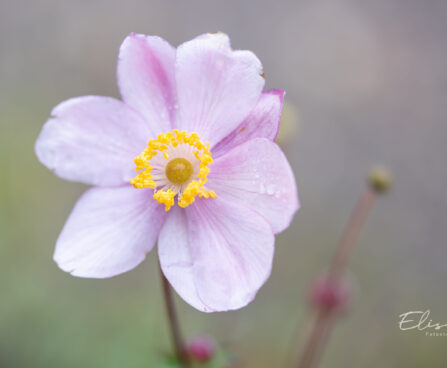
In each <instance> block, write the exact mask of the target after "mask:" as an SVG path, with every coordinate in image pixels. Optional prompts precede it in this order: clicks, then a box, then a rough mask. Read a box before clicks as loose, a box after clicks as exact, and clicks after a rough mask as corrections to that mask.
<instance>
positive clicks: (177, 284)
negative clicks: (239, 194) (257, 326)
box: [158, 198, 274, 312]
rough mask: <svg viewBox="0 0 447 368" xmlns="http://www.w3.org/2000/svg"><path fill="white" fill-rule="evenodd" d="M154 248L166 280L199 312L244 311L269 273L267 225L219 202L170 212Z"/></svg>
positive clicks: (243, 209)
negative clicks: (242, 309)
mask: <svg viewBox="0 0 447 368" xmlns="http://www.w3.org/2000/svg"><path fill="white" fill-rule="evenodd" d="M158 244H159V245H158V247H159V249H158V252H159V257H160V264H161V267H162V270H163V273H164V274H165V276H166V278H167V279H168V280H169V282H170V283H171V285H172V286H173V287H174V288H175V290H176V291H177V293H178V294H179V295H180V296H181V297H182V298H183V299H184V300H185V301H186V302H188V303H189V304H191V305H192V306H193V307H195V308H197V309H199V310H201V311H204V312H220V311H227V310H233V309H239V308H242V307H244V306H245V305H247V304H248V303H250V302H251V301H252V300H253V299H254V297H255V295H256V293H257V291H258V290H259V288H260V287H261V286H262V285H263V284H264V282H265V281H266V280H267V278H268V277H269V275H270V272H271V267H272V260H273V253H274V236H273V233H272V230H271V227H270V225H269V224H268V223H267V221H265V219H264V218H262V217H261V216H260V215H258V214H257V213H256V212H253V211H251V210H249V209H248V208H246V207H244V206H239V205H237V204H236V203H230V202H226V201H224V200H223V199H220V198H216V199H198V200H196V202H195V203H194V205H192V206H189V207H188V208H186V209H180V208H175V209H173V211H172V213H170V214H169V216H168V218H167V219H166V223H165V225H164V226H163V229H162V231H161V233H160V237H159V241H158Z"/></svg>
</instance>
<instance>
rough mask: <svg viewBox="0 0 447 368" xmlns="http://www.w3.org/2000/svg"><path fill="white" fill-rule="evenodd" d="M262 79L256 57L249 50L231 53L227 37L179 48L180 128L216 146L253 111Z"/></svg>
mask: <svg viewBox="0 0 447 368" xmlns="http://www.w3.org/2000/svg"><path fill="white" fill-rule="evenodd" d="M261 74H262V65H261V62H260V61H259V60H258V58H257V57H256V56H255V55H254V54H253V53H252V52H250V51H233V50H232V49H231V48H230V42H229V39H228V36H226V35H225V34H223V33H217V34H207V35H203V36H200V37H197V38H195V39H193V40H192V41H189V42H186V43H184V44H182V45H180V46H179V47H178V49H177V58H176V80H177V94H178V106H179V110H178V113H179V116H178V119H177V123H176V127H177V128H179V129H180V130H186V131H189V132H197V133H198V134H199V136H200V138H201V139H202V140H204V141H209V142H210V143H211V146H213V145H214V144H215V143H217V142H219V141H220V140H221V139H223V138H224V137H225V136H227V135H228V134H229V133H230V132H232V131H233V130H234V129H235V128H236V127H237V126H238V125H239V124H240V123H241V122H242V121H243V120H244V119H245V118H246V117H247V116H248V114H249V113H250V112H251V111H252V110H253V108H254V107H255V105H256V103H257V101H258V99H259V96H260V95H261V92H262V88H263V86H264V78H263V77H262V75H261Z"/></svg>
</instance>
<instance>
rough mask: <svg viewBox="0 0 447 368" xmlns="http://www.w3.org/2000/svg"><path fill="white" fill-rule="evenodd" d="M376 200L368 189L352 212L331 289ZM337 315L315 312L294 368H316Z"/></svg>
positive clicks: (334, 265) (332, 268)
mask: <svg viewBox="0 0 447 368" xmlns="http://www.w3.org/2000/svg"><path fill="white" fill-rule="evenodd" d="M376 198H377V192H376V191H374V190H373V189H371V188H368V189H367V190H366V191H365V192H364V193H363V195H362V196H361V197H360V199H359V200H358V202H357V204H356V206H355V207H354V210H353V211H352V214H351V217H350V219H349V221H348V224H347V225H346V227H345V230H344V232H343V234H342V236H341V238H340V242H339V243H338V246H337V248H336V251H335V254H334V257H333V259H332V263H331V266H330V268H329V273H328V275H327V278H328V281H329V282H331V283H333V284H334V285H336V284H337V283H338V282H339V281H340V280H341V278H342V277H343V274H344V272H345V270H346V267H347V264H348V260H349V257H350V255H351V254H352V252H353V250H354V248H355V245H356V242H357V239H358V236H359V233H360V230H361V229H362V227H363V224H364V223H365V221H366V219H367V217H368V214H369V212H370V211H371V208H372V206H373V204H374V201H375V200H376ZM336 313H337V311H334V310H332V309H321V308H320V309H318V311H317V314H316V316H315V320H314V321H313V324H312V326H311V329H310V333H309V335H308V338H307V340H306V342H305V346H304V349H303V353H302V355H301V357H300V359H299V361H298V364H297V365H296V367H297V368H315V367H316V366H317V365H318V363H319V361H320V359H321V357H322V353H323V351H324V348H325V347H326V345H327V341H328V337H329V334H330V333H331V331H332V327H333V324H334V321H335V320H336V317H337V316H336Z"/></svg>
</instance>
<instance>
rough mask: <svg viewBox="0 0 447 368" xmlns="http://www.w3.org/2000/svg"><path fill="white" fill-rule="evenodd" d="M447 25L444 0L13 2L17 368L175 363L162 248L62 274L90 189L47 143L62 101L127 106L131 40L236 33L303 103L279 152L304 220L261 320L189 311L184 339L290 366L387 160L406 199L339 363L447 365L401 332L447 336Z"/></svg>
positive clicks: (5, 67)
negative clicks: (427, 323)
mask: <svg viewBox="0 0 447 368" xmlns="http://www.w3.org/2000/svg"><path fill="white" fill-rule="evenodd" d="M446 15H447V2H445V1H444V0H428V1H419V0H374V1H362V0H314V1H309V0H306V1H296V0H294V1H292V0H276V1H267V0H256V1H254V0H253V1H241V0H226V1H214V0H209V1H199V0H187V1H176V0H164V1H155V0H127V1H118V0H91V1H76V2H75V1H61V0H39V1H25V0H15V1H1V2H0V129H1V130H0V179H1V180H0V206H1V207H0V366H1V367H8V368H10V367H18V368H22V367H33V368H40V367H42V368H43V367H45V368H52V367H65V368H71V367H73V368H75V367H76V368H78V367H95V368H101V367H107V368H114V367H117V368H118V367H127V368H140V367H156V366H157V364H158V363H159V361H160V359H161V356H162V354H163V352H165V351H167V350H169V348H170V342H169V335H168V333H167V326H166V323H165V322H166V321H165V314H164V310H163V302H162V300H161V294H160V284H159V276H158V270H157V263H156V257H155V252H152V254H150V255H149V256H148V258H147V261H146V262H144V263H143V264H142V265H140V266H139V267H138V268H137V269H136V270H134V271H132V272H129V273H127V274H125V275H122V276H119V277H115V278H112V279H108V280H87V279H78V278H74V277H72V276H70V275H68V274H65V273H64V272H62V271H60V270H59V269H58V268H57V267H56V265H55V264H54V263H53V261H52V253H53V247H54V244H55V241H56V238H57V236H58V234H59V232H60V230H61V228H62V226H63V224H64V221H65V219H66V217H67V216H68V214H69V212H70V210H71V208H72V206H73V204H74V203H75V201H76V198H77V197H78V196H79V195H80V193H82V192H83V191H84V190H85V189H86V187H85V186H83V185H79V184H74V183H68V182H64V181H62V180H60V179H58V178H57V177H55V176H53V175H52V173H51V172H50V171H49V170H47V169H46V168H45V167H43V166H42V165H40V164H39V163H38V161H37V159H36V157H35V155H34V152H33V145H34V141H35V139H36V137H37V135H38V133H39V131H40V129H41V127H42V125H43V123H44V122H45V121H46V119H47V118H48V117H49V114H50V111H51V109H52V107H53V106H55V105H56V104H57V103H59V102H61V101H62V100H65V99H67V98H70V97H74V96H79V95H86V94H99V95H111V96H117V97H118V90H117V87H116V83H115V68H116V60H117V54H118V48H119V46H120V43H121V42H122V40H123V39H124V38H125V37H126V35H127V34H128V33H130V32H131V31H135V32H140V33H146V34H156V35H160V36H162V37H163V38H165V39H167V40H169V41H170V42H171V43H172V44H174V45H178V44H180V43H181V42H183V41H186V40H188V39H190V38H193V37H194V36H196V35H198V34H200V33H204V32H207V31H216V30H221V31H225V32H226V33H228V34H229V35H230V37H231V38H232V44H233V46H234V47H235V48H241V49H251V50H253V51H254V52H255V53H256V54H257V55H258V56H259V58H260V59H261V61H262V62H263V65H264V69H265V74H266V79H267V86H266V87H267V88H284V89H285V90H286V91H287V96H286V112H285V115H284V119H283V125H284V129H285V130H286V132H287V134H282V139H281V140H280V144H281V145H282V147H283V148H284V150H285V152H286V154H287V156H288V158H289V160H290V162H291V164H292V166H293V168H294V170H295V174H296V178H297V182H298V185H299V190H300V197H301V201H302V209H301V210H300V211H299V213H298V214H297V216H296V218H295V221H294V222H293V224H292V226H291V227H290V228H289V229H288V230H287V231H285V232H284V233H282V234H280V235H279V236H278V238H277V251H276V256H275V265H274V269H273V273H272V276H271V278H270V279H269V281H268V282H267V284H266V285H265V286H264V287H263V288H262V289H261V291H260V292H259V294H258V297H257V298H256V300H255V301H254V302H253V303H252V304H251V305H249V306H248V307H247V308H245V309H243V310H240V311H236V312H231V313H224V314H211V315H208V314H202V313H200V312H197V311H195V310H194V309H192V308H191V307H189V306H188V305H186V304H185V303H184V302H183V301H181V300H180V299H178V298H177V303H178V306H179V312H180V313H181V318H182V324H183V326H184V330H185V333H186V334H187V335H189V336H191V335H195V334H202V333H207V334H212V335H214V336H216V338H217V339H218V340H219V341H221V342H222V343H223V344H224V345H225V346H226V347H228V348H229V349H230V350H232V351H234V352H235V353H237V354H239V355H240V356H241V357H242V366H244V367H258V368H263V367H280V366H281V364H282V362H283V356H284V355H285V353H286V352H287V350H288V349H289V346H290V340H291V339H292V338H293V339H295V337H294V336H296V335H298V336H300V333H301V332H302V330H303V329H304V328H305V326H306V323H307V321H308V320H309V310H308V308H307V306H306V299H305V296H306V289H307V285H308V283H309V281H310V280H312V279H313V278H314V277H315V276H317V275H318V274H319V272H320V271H321V270H324V269H325V267H326V265H327V263H328V260H329V258H330V256H331V255H332V252H333V250H334V247H335V244H336V241H337V238H338V237H339V235H340V233H341V229H342V227H343V225H344V224H345V223H346V221H347V218H348V215H349V212H350V210H351V208H352V207H353V205H354V203H355V201H356V199H357V197H358V196H359V195H360V193H361V192H362V191H363V189H364V175H365V172H366V171H367V170H368V169H369V167H370V166H371V165H374V164H377V163H381V164H384V165H386V166H388V167H390V168H391V169H392V170H393V172H394V176H395V190H394V191H393V192H392V193H390V194H389V195H388V196H386V197H383V198H381V199H380V200H379V202H378V203H377V205H376V207H375V208H374V210H373V213H372V215H371V217H370V219H369V222H368V223H367V226H366V227H365V229H364V231H363V233H362V236H361V238H360V241H359V247H358V249H357V250H356V252H355V255H354V258H353V259H352V263H351V267H350V272H349V278H350V280H351V282H352V283H353V285H354V288H355V300H354V303H353V305H352V308H351V311H350V313H349V314H348V315H347V316H346V317H345V318H344V319H343V320H342V321H341V322H340V324H339V325H338V326H337V328H336V330H335V331H334V333H333V335H332V339H331V342H330V345H329V348H328V350H327V351H326V354H325V356H324V359H323V362H322V367H326V368H329V367H330V368H336V367H346V365H348V366H352V367H381V368H387V367H395V366H405V367H408V368H412V367H421V366H424V367H445V366H446V364H447V354H446V344H447V340H446V339H447V337H426V336H425V334H424V333H421V332H416V331H406V332H405V331H400V330H399V329H398V325H397V321H398V315H399V314H401V313H404V312H407V311H410V310H426V309H430V310H431V312H432V318H433V319H435V320H437V321H440V322H444V323H447V296H446V280H447V267H446V266H445V265H446V263H447V249H446V245H447V244H446V237H447V226H446V225H447V223H446V219H447V217H446V215H447V170H446V169H447V167H446V160H445V158H446V156H447V125H446V122H447V120H446V118H447V100H446V98H447V42H446V36H447V22H446ZM282 133H284V131H283V132H282ZM297 341H298V342H297V344H298V345H299V338H298V340H297Z"/></svg>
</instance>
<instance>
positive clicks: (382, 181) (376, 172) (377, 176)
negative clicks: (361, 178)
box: [367, 167, 393, 194]
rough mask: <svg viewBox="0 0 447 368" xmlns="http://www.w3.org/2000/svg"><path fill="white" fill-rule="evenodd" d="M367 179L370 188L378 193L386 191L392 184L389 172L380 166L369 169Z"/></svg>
mask: <svg viewBox="0 0 447 368" xmlns="http://www.w3.org/2000/svg"><path fill="white" fill-rule="evenodd" d="M367 180H368V185H369V186H370V188H371V189H372V190H374V191H375V192H376V193H380V194H381V193H385V192H387V191H388V190H389V189H390V188H391V186H392V184H393V177H392V175H391V173H390V172H389V171H388V170H387V169H385V168H382V167H377V168H373V169H371V170H370V172H369V173H368V179H367Z"/></svg>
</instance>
